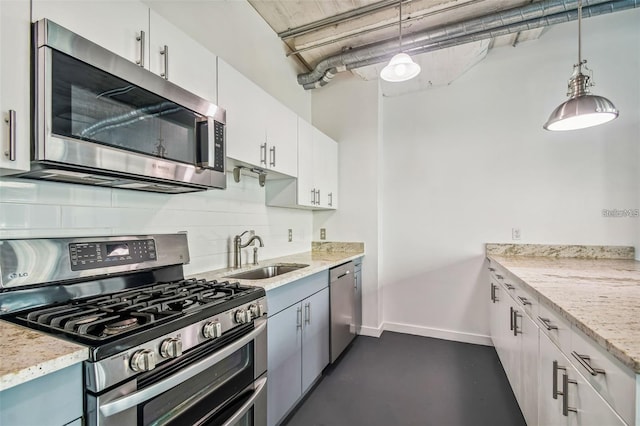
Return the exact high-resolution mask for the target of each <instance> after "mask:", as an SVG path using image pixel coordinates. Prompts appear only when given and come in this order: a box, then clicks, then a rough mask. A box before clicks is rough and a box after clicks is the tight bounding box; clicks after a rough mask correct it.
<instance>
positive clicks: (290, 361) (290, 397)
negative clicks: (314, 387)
mask: <svg viewBox="0 0 640 426" xmlns="http://www.w3.org/2000/svg"><path fill="white" fill-rule="evenodd" d="M301 322H302V305H301V304H300V303H297V304H295V305H293V306H291V307H289V308H287V309H285V310H283V311H280V312H278V313H277V314H275V315H273V316H270V317H269V319H268V323H267V324H268V325H267V327H268V335H269V340H268V342H269V344H268V353H267V363H268V365H267V372H268V380H267V393H268V395H269V398H268V399H267V401H268V402H267V424H268V425H269V426H273V425H275V424H276V423H277V422H278V421H279V420H281V419H282V417H283V416H284V415H285V414H286V413H287V412H288V411H289V409H290V408H291V407H292V406H293V404H295V402H296V401H297V400H298V399H299V398H300V396H301V395H302V359H301V357H300V353H301V350H302V333H301V327H302V323H301Z"/></svg>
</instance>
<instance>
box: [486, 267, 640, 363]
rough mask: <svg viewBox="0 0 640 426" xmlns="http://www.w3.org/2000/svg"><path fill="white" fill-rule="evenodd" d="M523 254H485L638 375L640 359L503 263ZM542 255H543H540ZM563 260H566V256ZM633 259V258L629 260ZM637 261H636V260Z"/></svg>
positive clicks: (512, 278) (511, 277)
mask: <svg viewBox="0 0 640 426" xmlns="http://www.w3.org/2000/svg"><path fill="white" fill-rule="evenodd" d="M523 257H524V256H502V255H487V259H489V260H490V261H493V262H495V263H497V264H498V265H499V266H500V267H501V268H503V269H504V272H505V273H506V274H507V275H508V277H509V279H511V280H513V281H515V282H517V283H518V284H520V285H522V286H523V287H524V288H525V290H527V291H529V292H533V293H534V294H535V295H537V296H538V299H539V301H540V303H543V304H544V305H545V306H547V307H548V308H550V309H551V310H553V311H554V312H556V313H557V314H559V315H560V316H562V317H563V318H565V319H566V320H567V321H569V322H570V323H571V325H572V326H575V327H576V328H577V329H578V330H580V331H581V332H583V333H584V334H585V335H586V336H588V337H589V338H590V339H591V340H593V341H594V342H595V343H596V344H598V345H599V346H600V347H602V348H603V349H604V350H606V351H607V352H609V353H610V354H611V355H612V356H614V357H615V358H616V359H617V360H618V361H619V362H621V363H622V364H624V365H625V366H626V367H628V368H630V369H632V370H633V371H634V372H635V373H636V374H638V375H640V359H638V358H635V357H633V356H631V355H629V354H628V353H626V352H625V351H624V350H622V349H620V348H619V347H618V346H616V344H615V342H611V341H610V340H607V339H606V338H605V337H603V336H602V335H600V334H599V333H598V332H596V331H595V330H593V329H592V328H591V327H590V326H589V325H587V324H585V323H584V322H583V321H582V320H580V319H579V318H577V317H576V316H574V315H573V314H572V313H571V311H570V310H567V309H565V308H563V307H562V306H560V305H559V304H558V303H556V302H555V301H553V300H552V299H550V298H549V297H547V295H545V294H543V293H542V292H541V291H540V290H539V289H537V288H536V287H535V286H533V285H531V284H530V283H528V282H527V281H525V280H524V279H522V278H521V277H519V276H518V275H517V274H516V273H514V272H513V271H511V270H510V269H509V267H508V266H506V265H504V263H505V261H509V260H513V259H521V258H523ZM541 257H544V256H541ZM564 260H567V259H566V258H565V259H564ZM631 261H633V260H631ZM636 262H637V261H636Z"/></svg>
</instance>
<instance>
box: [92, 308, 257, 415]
mask: <svg viewBox="0 0 640 426" xmlns="http://www.w3.org/2000/svg"><path fill="white" fill-rule="evenodd" d="M254 324H255V325H256V327H255V328H254V329H253V330H252V331H251V332H250V333H249V334H247V335H245V336H242V337H241V338H240V339H238V340H236V341H235V342H232V343H231V344H229V345H227V346H225V347H224V348H222V349H220V350H219V351H217V352H214V353H213V354H212V355H211V356H210V357H208V358H205V359H203V360H202V361H199V362H197V363H195V364H192V365H190V366H189V367H187V368H185V369H184V370H181V371H179V372H177V373H176V374H174V375H172V376H169V377H168V378H167V379H165V380H163V381H161V382H158V383H156V384H154V385H151V386H149V387H148V388H145V389H143V390H141V391H138V392H135V393H132V394H130V395H126V396H123V397H122V398H118V399H116V400H114V401H111V402H109V403H107V404H105V405H103V406H101V407H100V412H101V413H102V415H103V416H105V417H109V416H113V415H114V414H118V413H120V412H122V411H124V410H127V409H129V408H132V407H135V406H137V405H139V404H141V403H143V402H146V401H148V400H150V399H152V398H155V397H156V396H158V395H160V394H161V393H163V392H166V391H168V390H169V389H172V388H174V387H176V386H177V385H179V384H180V383H182V382H185V381H187V380H189V379H190V378H192V377H194V376H196V375H198V374H200V373H202V372H203V371H205V370H206V369H207V368H209V367H211V366H213V365H215V364H217V363H218V362H220V361H222V360H223V359H225V358H226V357H228V356H229V355H231V354H232V353H234V352H235V351H237V350H238V349H241V348H242V347H243V346H245V345H247V344H248V343H250V342H251V341H252V340H254V339H255V338H256V336H258V335H259V334H260V333H262V332H263V331H264V330H265V328H266V327H267V319H266V318H259V319H256V320H255V322H254Z"/></svg>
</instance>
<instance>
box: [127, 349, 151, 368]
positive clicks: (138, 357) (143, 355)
mask: <svg viewBox="0 0 640 426" xmlns="http://www.w3.org/2000/svg"><path fill="white" fill-rule="evenodd" d="M130 366H131V369H132V370H133V371H149V370H153V369H154V368H156V358H155V356H154V355H153V351H151V350H150V349H143V350H141V351H138V352H136V353H134V354H133V356H132V357H131V363H130Z"/></svg>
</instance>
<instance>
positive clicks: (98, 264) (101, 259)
mask: <svg viewBox="0 0 640 426" xmlns="http://www.w3.org/2000/svg"><path fill="white" fill-rule="evenodd" d="M69 259H70V261H71V270H72V271H81V270H86V269H95V268H105V267H109V266H120V265H129V264H132V263H142V262H147V261H153V260H156V259H157V253H156V243H155V241H154V240H152V239H148V240H130V241H109V242H91V243H72V244H69Z"/></svg>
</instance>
